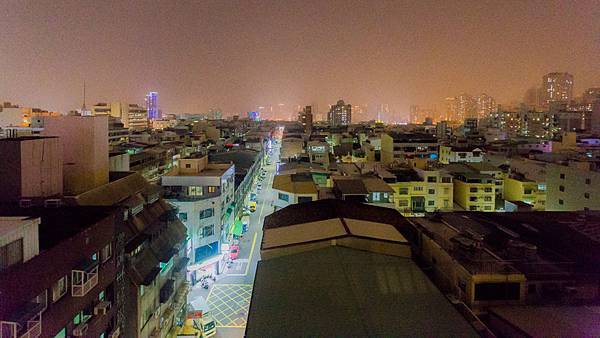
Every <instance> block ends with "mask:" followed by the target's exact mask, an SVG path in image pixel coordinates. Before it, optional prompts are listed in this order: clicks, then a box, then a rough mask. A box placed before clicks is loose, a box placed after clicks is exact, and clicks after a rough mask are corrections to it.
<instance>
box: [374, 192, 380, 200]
mask: <svg viewBox="0 0 600 338" xmlns="http://www.w3.org/2000/svg"><path fill="white" fill-rule="evenodd" d="M380 200H381V196H380V193H378V192H374V193H373V201H374V202H379V201H380Z"/></svg>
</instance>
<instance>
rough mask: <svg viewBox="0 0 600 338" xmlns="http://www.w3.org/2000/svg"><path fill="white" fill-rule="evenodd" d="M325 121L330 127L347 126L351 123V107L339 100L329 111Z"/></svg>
mask: <svg viewBox="0 0 600 338" xmlns="http://www.w3.org/2000/svg"><path fill="white" fill-rule="evenodd" d="M327 121H329V125H330V126H332V127H338V126H347V125H349V124H350V123H352V105H350V104H346V103H345V102H344V100H339V101H338V102H337V103H336V104H335V105H333V106H331V109H329V114H328V115H327Z"/></svg>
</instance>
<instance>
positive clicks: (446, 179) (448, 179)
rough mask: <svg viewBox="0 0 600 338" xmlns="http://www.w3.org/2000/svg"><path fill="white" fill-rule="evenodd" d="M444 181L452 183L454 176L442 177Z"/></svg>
mask: <svg viewBox="0 0 600 338" xmlns="http://www.w3.org/2000/svg"><path fill="white" fill-rule="evenodd" d="M442 183H452V178H450V177H442Z"/></svg>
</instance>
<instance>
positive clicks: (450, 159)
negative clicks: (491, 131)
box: [440, 145, 483, 164]
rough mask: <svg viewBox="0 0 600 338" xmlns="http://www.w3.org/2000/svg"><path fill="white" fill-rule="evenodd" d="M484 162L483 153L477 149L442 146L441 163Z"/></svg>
mask: <svg viewBox="0 0 600 338" xmlns="http://www.w3.org/2000/svg"><path fill="white" fill-rule="evenodd" d="M482 161H483V151H482V150H481V149H480V148H477V147H468V148H461V147H453V146H447V145H441V146H440V163H442V164H450V163H477V162H482Z"/></svg>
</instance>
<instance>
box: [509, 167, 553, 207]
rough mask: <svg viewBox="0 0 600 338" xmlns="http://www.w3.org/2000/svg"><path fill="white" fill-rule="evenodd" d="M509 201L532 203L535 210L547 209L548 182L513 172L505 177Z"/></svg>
mask: <svg viewBox="0 0 600 338" xmlns="http://www.w3.org/2000/svg"><path fill="white" fill-rule="evenodd" d="M503 198H504V199H505V200H507V201H511V202H514V201H519V202H523V203H526V204H528V205H531V206H532V208H533V210H545V209H546V184H545V183H538V182H535V181H533V180H529V179H527V178H525V176H523V175H521V174H518V173H512V174H510V175H508V176H507V177H506V178H505V179H504V196H503Z"/></svg>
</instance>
